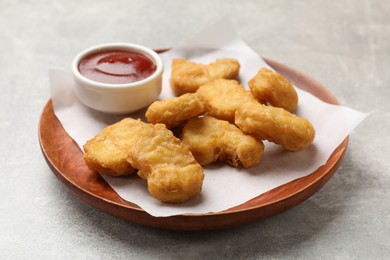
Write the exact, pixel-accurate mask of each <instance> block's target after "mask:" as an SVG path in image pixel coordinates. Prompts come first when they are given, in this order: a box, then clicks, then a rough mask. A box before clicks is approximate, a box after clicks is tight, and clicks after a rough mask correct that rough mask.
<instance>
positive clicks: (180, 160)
mask: <svg viewBox="0 0 390 260" xmlns="http://www.w3.org/2000/svg"><path fill="white" fill-rule="evenodd" d="M114 130H115V131H114V132H113V133H112V135H113V136H112V142H113V143H114V144H115V146H116V147H118V148H119V149H120V150H121V151H123V152H124V153H125V154H126V157H127V160H128V161H129V162H130V164H131V165H132V166H133V167H134V168H136V169H138V175H139V176H140V177H142V178H144V179H146V180H147V183H148V190H149V193H150V194H151V195H152V196H153V197H154V198H156V199H158V200H160V201H163V202H168V203H180V202H184V201H186V200H189V199H190V198H192V197H194V196H196V195H197V194H199V193H200V191H201V188H202V184H203V178H204V173H203V168H202V166H200V165H199V163H197V162H196V160H195V159H194V156H193V155H192V154H191V152H190V151H189V150H188V148H187V146H186V145H184V144H183V143H182V142H181V141H180V140H179V139H177V138H176V137H174V136H173V134H172V132H171V131H169V130H168V129H167V128H166V127H165V125H163V124H156V125H153V124H149V123H144V122H142V121H140V120H135V119H132V118H126V119H123V120H122V121H120V122H118V123H117V124H116V127H115V128H114Z"/></svg>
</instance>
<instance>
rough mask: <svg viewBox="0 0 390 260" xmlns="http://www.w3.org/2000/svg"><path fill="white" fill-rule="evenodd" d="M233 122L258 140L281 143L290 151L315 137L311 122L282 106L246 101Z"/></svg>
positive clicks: (300, 147) (295, 149)
mask: <svg viewBox="0 0 390 260" xmlns="http://www.w3.org/2000/svg"><path fill="white" fill-rule="evenodd" d="M235 124H236V125H237V126H238V127H239V128H240V129H241V130H242V131H243V132H244V133H247V134H251V135H253V136H255V137H256V138H258V139H260V140H268V141H271V142H274V143H277V144H280V145H282V146H283V147H284V148H285V149H287V150H290V151H298V150H301V149H303V148H305V147H307V146H309V145H310V144H311V143H312V142H313V140H314V137H315V130H314V127H313V126H312V125H311V123H310V122H309V121H308V120H307V119H305V118H301V117H298V116H296V115H294V114H292V113H290V112H288V111H287V110H285V109H283V108H278V107H271V106H265V105H262V104H260V103H258V104H254V103H247V104H244V105H243V106H241V107H240V108H239V109H238V110H237V111H236V115H235Z"/></svg>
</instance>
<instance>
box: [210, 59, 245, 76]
mask: <svg viewBox="0 0 390 260" xmlns="http://www.w3.org/2000/svg"><path fill="white" fill-rule="evenodd" d="M206 66H207V70H208V72H209V75H210V78H211V80H213V79H237V78H238V73H239V71H240V63H238V61H237V60H236V59H228V58H222V59H217V60H216V61H215V62H213V63H210V64H208V65H206Z"/></svg>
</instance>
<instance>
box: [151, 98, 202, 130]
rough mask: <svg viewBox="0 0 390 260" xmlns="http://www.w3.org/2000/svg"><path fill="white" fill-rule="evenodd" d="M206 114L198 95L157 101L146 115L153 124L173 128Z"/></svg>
mask: <svg viewBox="0 0 390 260" xmlns="http://www.w3.org/2000/svg"><path fill="white" fill-rule="evenodd" d="M203 113H204V104H203V100H202V99H201V98H200V97H199V95H198V94H196V93H188V94H184V95H182V96H180V97H175V98H169V99H165V100H163V101H155V102H154V103H153V104H151V105H150V106H149V108H148V110H147V111H146V113H145V116H146V118H147V119H148V121H149V122H151V123H153V124H157V123H162V124H165V125H166V126H167V128H172V127H174V126H176V125H178V124H180V123H182V122H184V121H186V120H188V119H190V118H193V117H195V116H198V115H201V114H203Z"/></svg>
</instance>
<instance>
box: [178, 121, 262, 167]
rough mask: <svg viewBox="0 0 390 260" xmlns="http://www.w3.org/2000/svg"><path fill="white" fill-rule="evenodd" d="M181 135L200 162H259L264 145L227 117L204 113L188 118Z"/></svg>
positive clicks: (246, 165)
mask: <svg viewBox="0 0 390 260" xmlns="http://www.w3.org/2000/svg"><path fill="white" fill-rule="evenodd" d="M181 139H182V140H183V143H184V144H186V145H187V146H188V148H189V149H190V151H191V152H192V154H193V155H194V157H195V159H196V160H197V161H198V162H199V163H200V164H201V165H207V164H210V163H212V162H215V161H227V162H228V163H229V164H230V165H232V166H234V167H237V166H238V165H239V164H242V165H243V166H244V167H245V168H249V167H251V166H253V165H255V164H257V163H258V162H260V160H261V158H262V156H263V152H264V145H263V143H262V142H261V141H258V140H256V139H255V138H254V137H252V136H250V135H246V134H244V133H243V132H242V131H241V130H240V129H239V128H238V127H236V126H235V125H233V124H230V123H229V122H227V121H224V120H219V119H216V118H213V117H209V116H205V117H200V118H193V119H191V120H189V121H188V122H187V123H186V124H185V126H184V128H183V131H182V135H181Z"/></svg>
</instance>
